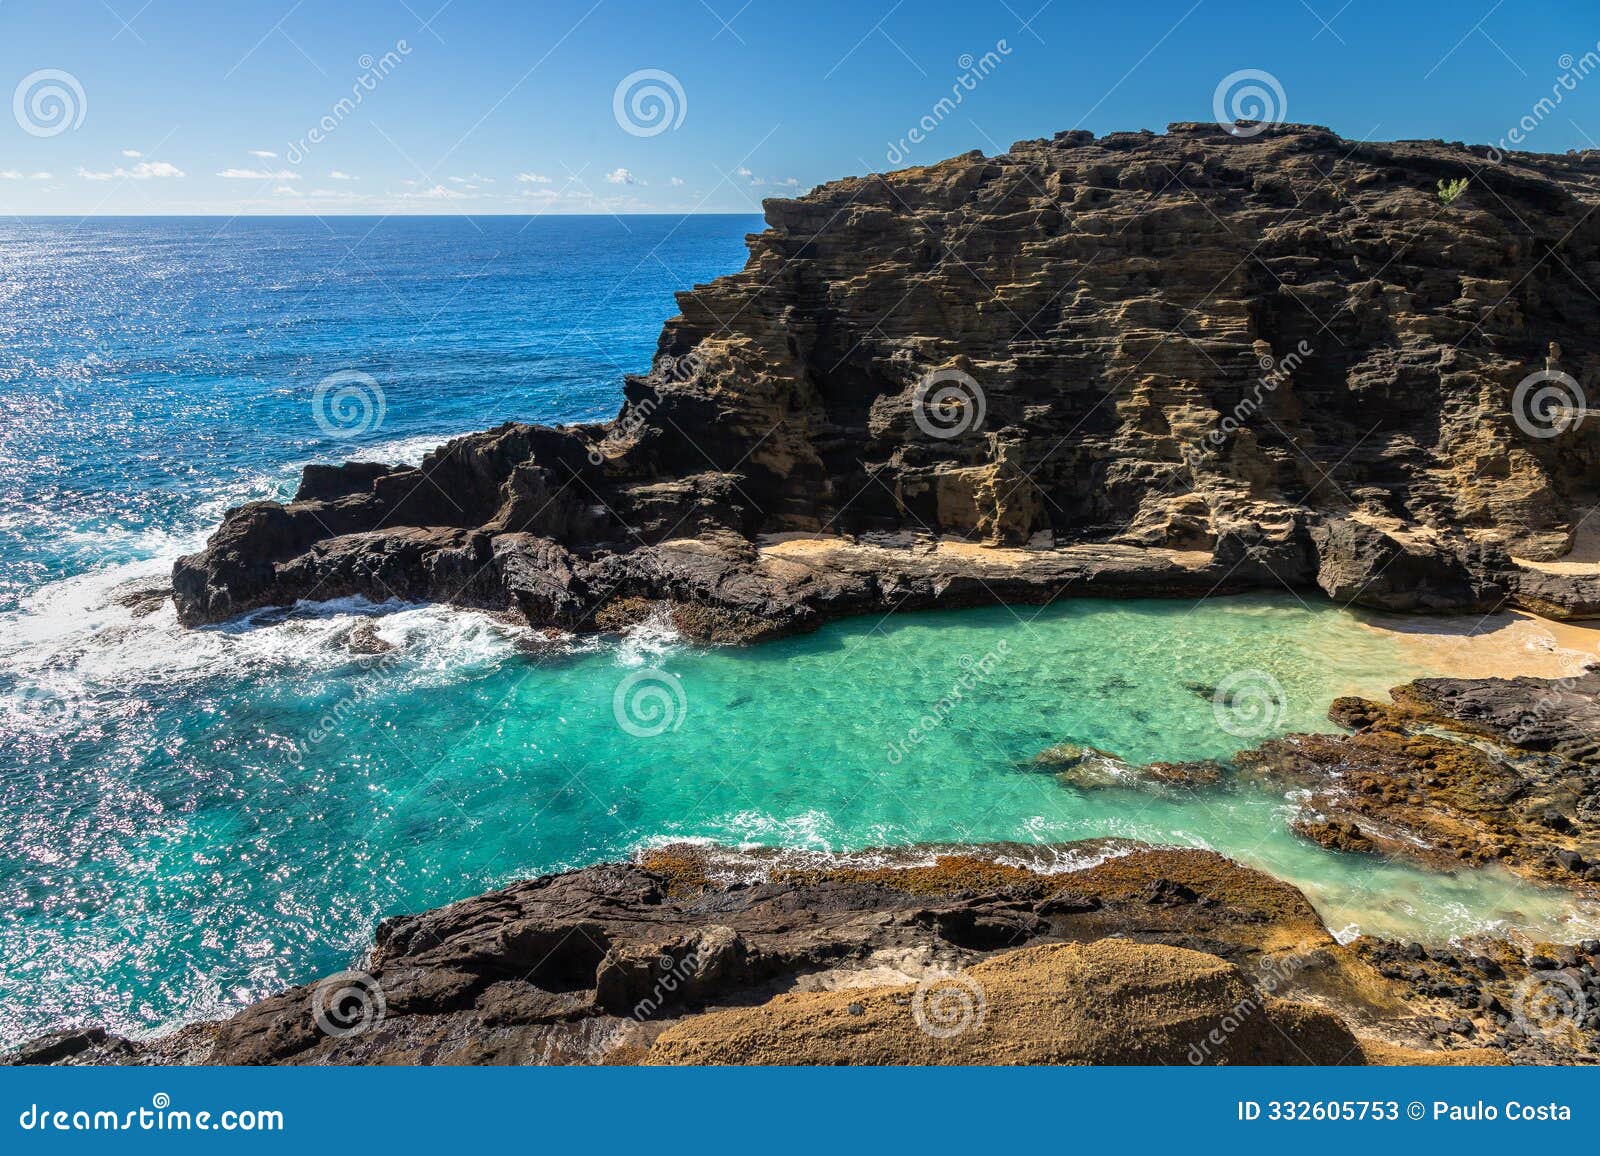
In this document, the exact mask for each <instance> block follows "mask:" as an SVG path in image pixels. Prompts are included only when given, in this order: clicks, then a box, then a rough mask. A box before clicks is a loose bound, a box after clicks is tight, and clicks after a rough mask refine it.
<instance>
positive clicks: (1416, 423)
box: [174, 124, 1600, 641]
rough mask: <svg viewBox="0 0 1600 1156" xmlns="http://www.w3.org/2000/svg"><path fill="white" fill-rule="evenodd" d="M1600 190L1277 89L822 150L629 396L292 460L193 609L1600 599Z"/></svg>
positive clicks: (1539, 162) (706, 633) (225, 534)
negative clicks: (1251, 108) (1202, 111)
mask: <svg viewBox="0 0 1600 1156" xmlns="http://www.w3.org/2000/svg"><path fill="white" fill-rule="evenodd" d="M1457 178H1467V179H1468V185H1467V188H1466V192H1465V193H1464V194H1463V195H1461V196H1460V197H1459V198H1458V199H1455V200H1454V201H1450V202H1446V201H1445V200H1444V199H1443V198H1442V197H1441V196H1439V195H1438V191H1437V186H1438V184H1439V182H1440V181H1441V180H1454V179H1457ZM1596 205H1600V155H1596V154H1594V153H1582V154H1569V155H1567V156H1545V155H1535V154H1510V155H1508V156H1506V157H1505V158H1503V159H1502V160H1500V161H1499V162H1498V163H1491V161H1490V160H1489V158H1488V157H1487V156H1486V154H1485V150H1482V149H1472V148H1468V147H1466V146H1462V145H1450V144H1445V143H1442V142H1437V141H1411V142H1393V143H1372V142H1359V141H1348V140H1343V139H1341V138H1339V137H1338V136H1336V135H1335V134H1333V133H1332V132H1329V131H1327V130H1325V129H1321V128H1316V127H1310V126H1294V125H1283V126H1276V127H1273V128H1270V129H1268V130H1267V131H1264V132H1261V133H1260V134H1259V135H1254V136H1244V135H1234V134H1231V133H1230V132H1228V131H1227V130H1226V129H1224V128H1221V127H1219V126H1217V125H1213V124H1177V125H1173V126H1171V127H1170V128H1169V130H1168V132H1167V133H1166V134H1164V135H1156V134H1152V133H1116V134H1112V135H1109V136H1106V137H1103V138H1099V139H1096V138H1094V137H1093V136H1092V135H1091V134H1089V133H1086V132H1069V133H1062V134H1059V135H1058V136H1057V137H1056V138H1055V139H1053V140H1037V141H1023V142H1019V143H1018V144H1016V145H1014V146H1013V147H1012V148H1011V150H1010V151H1009V152H1007V153H1005V154H1004V155H1000V156H994V157H985V156H983V155H981V154H979V153H976V152H974V153H969V154H967V155H964V156H960V157H956V158H954V159H951V160H949V161H946V162H943V163H941V164H937V165H933V166H929V167H926V168H917V169H910V170H906V171H903V172H897V173H891V174H887V175H874V176H869V177H864V178H857V179H847V180H841V181H837V182H834V183H831V184H828V185H825V186H822V187H820V188H818V189H817V190H815V191H813V192H811V193H809V194H807V195H806V196H803V197H800V198H798V199H795V200H772V201H768V202H767V203H766V206H765V208H766V216H767V223H768V226H769V227H768V229H767V230H766V231H765V232H762V233H760V234H756V235H752V236H751V237H750V238H749V247H750V258H749V262H748V264H747V266H746V267H745V269H744V270H743V271H742V272H740V273H737V274H734V275H732V276H728V277H723V278H719V279H718V280H716V281H713V282H712V283H710V284H708V285H701V286H697V287H695V288H694V289H693V290H692V291H689V292H684V293H681V294H679V305H680V308H681V309H682V313H681V315H680V316H678V317H675V318H673V319H671V320H670V321H668V322H667V324H666V327H665V329H664V330H663V332H662V335H661V339H660V343H659V351H658V355H657V357H656V361H655V365H654V367H653V368H652V370H651V372H650V373H649V374H648V375H646V376H642V377H630V378H629V379H627V382H626V385H625V394H626V398H627V402H626V405H625V407H624V409H623V412H622V413H621V414H620V415H619V417H618V418H617V419H616V420H615V421H613V422H610V423H607V424H601V425H584V426H574V427H564V428H548V427H535V426H526V425H515V424H511V425H503V426H500V427H499V428H497V429H493V430H490V431H488V432H487V433H482V434H477V435H473V436H470V437H466V438H461V439H458V440H456V441H454V442H451V443H450V444H448V445H446V446H444V447H441V448H440V449H438V450H436V451H434V452H433V453H432V454H430V455H429V456H428V458H427V459H426V460H425V461H424V462H423V464H422V466H421V467H420V468H414V469H413V468H391V467H386V466H382V465H374V464H371V463H352V464H349V465H346V466H343V467H315V468H312V469H308V470H307V471H306V474H305V477H304V480H303V483H302V485H301V488H300V492H299V494H298V495H297V496H296V498H295V500H294V501H292V502H290V503H288V504H286V505H278V504H273V503H256V504H252V505H248V506H244V507H241V508H239V509H237V510H234V511H231V512H230V513H229V514H228V516H227V518H226V520H225V522H224V524H223V525H222V527H221V528H220V529H219V530H218V531H217V533H216V534H215V536H214V537H213V538H212V539H211V541H210V543H209V544H208V545H207V547H206V549H205V550H204V551H203V552H201V553H199V554H196V555H193V556H191V557H188V558H185V559H183V560H181V561H180V562H179V563H178V564H177V566H176V569H175V573H174V589H175V595H176V601H177V605H178V609H179V613H180V616H181V618H182V619H183V621H184V622H186V623H189V624H192V625H194V624H202V623H207V622H214V621H218V620H221V619H224V618H226V617H229V616H231V615H234V614H238V613H240V612H242V611H246V610H250V609H252V608H256V607H261V606H266V605H273V604H282V603H287V602H291V601H294V600H296V599H302V598H308V599H323V598H331V597H336V596H341V595H349V594H361V595H366V596H369V597H372V598H374V599H377V600H384V599H387V598H390V597H399V598H402V599H416V600H436V601H449V602H458V603H463V604H470V605H474V606H482V607H490V608H496V609H511V610H516V611H519V612H520V613H521V614H522V615H524V616H526V618H527V619H528V620H529V621H530V622H531V623H533V624H535V625H541V626H542V625H554V626H560V627H568V628H586V627H591V626H593V625H594V624H595V622H596V620H597V617H603V616H607V615H609V620H610V621H615V620H616V619H617V617H618V615H619V613H621V610H620V609H619V608H623V607H641V606H644V607H648V606H649V605H650V604H652V603H655V604H661V603H665V604H667V605H668V606H669V607H670V608H671V609H672V610H673V612H674V614H675V615H676V616H677V618H678V620H679V625H680V626H682V627H683V628H684V629H685V630H686V631H687V632H689V633H690V634H694V635H698V636H701V637H705V638H709V639H711V640H714V641H731V640H737V639H743V638H756V637H762V636H764V635H768V634H774V633H781V632H784V631H791V630H797V629H803V628H806V627H808V626H811V625H814V624H815V623H817V622H819V621H821V620H822V619H823V618H825V617H828V616H831V615H837V614H844V613H852V612H859V611H864V610H871V609H875V608H888V607H899V606H924V605H932V604H935V603H938V604H960V603H971V602H980V601H982V602H987V601H995V600H1009V601H1029V600H1043V599H1047V598H1052V597H1056V596H1059V595H1062V594H1068V595H1071V594H1095V593H1104V594H1115V595H1129V594H1173V593H1184V594H1206V593H1210V592H1213V591H1220V590H1236V589H1245V588H1253V587H1264V588H1268V589H1279V588H1280V587H1282V586H1289V587H1294V588H1317V587H1320V588H1321V589H1323V590H1324V591H1326V592H1327V593H1328V594H1330V595H1331V596H1333V597H1334V598H1336V599H1338V600H1340V601H1341V602H1353V603H1357V604H1361V605H1366V606H1374V607H1382V608H1387V609H1400V610H1421V611H1465V610H1481V609H1489V608H1492V607H1495V606H1499V605H1501V604H1504V603H1506V602H1508V601H1509V602H1510V603H1513V604H1517V605H1522V606H1526V607H1529V608H1533V609H1536V610H1538V611H1539V612H1541V613H1545V614H1550V615H1556V616H1592V615H1595V614H1597V613H1600V579H1597V578H1596V577H1595V576H1593V574H1591V572H1590V568H1586V567H1584V566H1574V565H1571V564H1570V562H1569V563H1565V564H1562V563H1559V560H1560V559H1561V558H1562V557H1563V555H1565V554H1566V553H1567V551H1568V549H1569V547H1570V546H1571V543H1572V538H1573V533H1574V529H1575V527H1577V526H1578V525H1579V524H1580V522H1581V520H1582V518H1583V516H1584V515H1585V514H1586V513H1587V511H1588V510H1589V509H1590V508H1592V506H1593V505H1594V504H1595V501H1596V496H1595V493H1594V490H1595V482H1594V469H1595V465H1596V462H1597V460H1600V455H1597V452H1596V450H1597V447H1600V441H1597V437H1600V434H1597V433H1596V432H1595V426H1594V424H1593V423H1592V422H1587V421H1585V420H1582V418H1583V417H1584V410H1585V409H1586V402H1585V395H1586V393H1587V391H1588V389H1589V388H1590V387H1591V385H1592V383H1593V381H1594V379H1595V376H1596V374H1597V373H1600V302H1597V299H1596V297H1595V295H1594V293H1593V292H1592V291H1590V290H1589V289H1588V288H1587V285H1590V284H1597V283H1600V216H1596V215H1595V214H1594V209H1595V207H1596ZM1541 372H1542V373H1545V374H1546V377H1544V378H1542V379H1539V380H1536V381H1534V382H1532V383H1527V379H1528V377H1529V375H1531V374H1534V373H1541ZM1590 561H1594V560H1590ZM1553 563H1556V564H1553ZM608 608H609V610H608Z"/></svg>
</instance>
